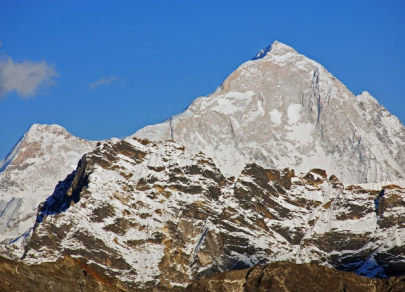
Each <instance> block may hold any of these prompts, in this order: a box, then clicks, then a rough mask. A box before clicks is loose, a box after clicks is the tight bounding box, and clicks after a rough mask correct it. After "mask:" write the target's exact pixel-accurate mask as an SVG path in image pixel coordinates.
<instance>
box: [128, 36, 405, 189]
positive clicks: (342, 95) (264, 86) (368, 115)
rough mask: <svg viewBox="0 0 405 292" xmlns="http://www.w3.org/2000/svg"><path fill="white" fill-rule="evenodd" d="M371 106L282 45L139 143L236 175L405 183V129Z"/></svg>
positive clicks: (248, 64) (364, 96)
mask: <svg viewBox="0 0 405 292" xmlns="http://www.w3.org/2000/svg"><path fill="white" fill-rule="evenodd" d="M364 100H368V101H372V100H373V98H372V97H371V96H370V95H368V94H367V93H363V94H362V95H361V96H360V97H358V98H356V97H355V96H354V94H353V93H352V92H350V91H349V90H348V89H347V87H346V86H345V85H344V84H343V83H341V82H340V81H339V80H338V79H336V78H335V77H334V76H333V75H332V74H331V73H330V72H328V71H327V70H326V69H325V68H324V67H323V66H322V65H321V64H319V63H317V62H315V61H313V60H311V59H309V58H307V57H306V56H304V55H301V54H299V53H298V52H297V51H296V50H294V49H293V48H291V47H289V46H287V45H285V44H283V43H280V42H277V41H276V42H274V43H273V44H272V45H271V46H270V47H267V48H265V49H263V50H262V51H261V52H260V53H259V54H258V55H257V56H256V57H255V61H248V62H245V63H244V64H242V65H240V66H239V67H238V68H237V69H236V70H235V71H234V72H232V74H231V75H229V77H228V78H226V80H225V81H224V82H223V83H222V85H221V90H218V91H216V92H215V93H213V94H212V95H210V96H208V97H202V98H198V99H196V100H195V101H194V102H193V103H192V104H191V105H190V107H189V108H188V109H187V112H185V114H184V115H180V116H181V118H176V117H174V118H173V119H171V120H170V122H166V123H162V124H159V125H154V126H147V127H145V128H143V129H141V130H139V131H138V132H136V133H135V136H137V137H141V138H149V139H161V140H165V139H172V140H175V141H176V142H179V143H181V144H184V145H185V146H186V147H187V148H188V149H191V150H193V151H196V152H199V151H201V152H203V153H205V154H206V155H207V156H210V157H212V158H213V160H214V162H215V163H216V165H217V166H218V167H219V168H220V169H221V171H222V172H223V173H225V174H228V175H232V176H238V175H239V174H240V172H241V170H242V169H243V168H244V166H245V164H247V163H256V164H258V165H260V166H263V167H266V168H275V169H284V168H286V167H289V168H290V169H291V168H292V169H294V170H296V171H300V172H307V171H308V170H309V169H312V168H320V169H325V170H326V172H327V173H329V174H334V175H336V176H337V177H338V178H339V180H341V181H342V182H344V183H346V184H358V183H376V182H379V183H381V182H386V181H393V180H400V179H405V151H404V150H402V149H405V128H404V126H403V125H402V124H401V123H400V122H399V120H398V119H397V118H396V117H393V116H392V115H390V114H389V113H388V111H386V109H384V108H383V107H381V106H379V105H378V102H376V104H375V105H373V104H372V103H370V102H367V103H366V102H362V101H364ZM377 105H378V106H377ZM377 113H378V114H377Z"/></svg>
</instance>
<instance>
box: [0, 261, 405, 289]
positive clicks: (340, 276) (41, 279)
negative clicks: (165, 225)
mask: <svg viewBox="0 0 405 292" xmlns="http://www.w3.org/2000/svg"><path fill="white" fill-rule="evenodd" d="M0 290H1V291H8V292H17V291H18V292H29V291H33V292H34V291H55V292H65V291H66V292H70V291H81V292H93V291H94V292H98V291H100V292H101V291H103V292H124V291H125V292H181V291H184V292H188V291H190V292H260V291H280V292H281V291H282V292H296V291H300V292H306V291H308V292H318V291H319V292H324V291H336V292H351V291H352V292H375V291H378V292H402V291H404V290H405V278H404V277H399V278H390V279H370V278H364V277H361V276H358V275H355V274H353V273H348V272H341V271H336V270H332V269H329V268H327V267H322V266H319V265H317V264H314V263H312V264H302V265H297V264H293V263H290V262H277V263H272V264H269V265H266V266H256V267H254V268H249V269H244V270H236V271H231V272H226V273H219V274H216V275H214V276H211V277H208V278H206V279H202V280H199V281H194V282H193V283H191V284H190V285H189V286H188V287H187V288H182V287H174V288H163V287H160V288H158V287H154V288H146V289H138V288H131V287H128V286H127V285H125V284H124V283H122V282H120V281H118V280H117V279H112V278H110V277H107V276H106V275H104V274H103V273H102V272H101V271H98V270H94V269H93V268H92V267H89V266H88V265H86V264H84V263H83V262H82V261H81V260H79V259H72V258H70V257H64V258H63V259H60V260H58V261H56V262H54V263H42V264H40V265H32V266H29V265H26V264H24V263H21V262H19V263H17V262H13V261H10V260H5V259H1V258H0Z"/></svg>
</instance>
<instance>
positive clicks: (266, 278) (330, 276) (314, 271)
mask: <svg viewBox="0 0 405 292" xmlns="http://www.w3.org/2000/svg"><path fill="white" fill-rule="evenodd" d="M186 291H190V292H191V291H192V292H228V291H229V292H261V291H263V292H264V291H279V292H295V291H300V292H325V291H328V292H329V291H330V292H375V291H378V292H388V291H389V292H400V291H405V278H404V277H401V278H391V279H369V278H364V277H361V276H358V275H355V274H353V273H347V272H339V271H335V270H332V269H329V268H327V267H322V266H319V265H317V264H303V265H296V264H293V263H289V262H278V263H272V264H270V265H267V266H257V267H254V268H252V269H246V270H239V271H232V272H227V273H222V274H218V275H215V276H212V277H210V278H207V279H204V280H200V281H197V282H195V283H193V284H191V285H190V286H189V287H187V289H186Z"/></svg>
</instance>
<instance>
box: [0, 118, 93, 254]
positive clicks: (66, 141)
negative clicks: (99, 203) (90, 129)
mask: <svg viewBox="0 0 405 292" xmlns="http://www.w3.org/2000/svg"><path fill="white" fill-rule="evenodd" d="M94 145H95V142H90V141H86V140H83V139H80V138H77V137H74V136H72V135H71V134H69V133H68V132H67V131H66V130H65V129H64V128H62V127H60V126H57V125H33V126H32V127H31V128H30V129H29V131H28V132H27V133H25V135H24V136H23V137H22V138H21V139H20V141H19V142H18V143H17V145H16V146H15V147H14V149H13V150H12V151H11V152H10V153H9V155H8V156H7V157H6V158H5V159H4V160H3V161H1V163H0V242H1V243H0V253H2V254H3V255H8V256H11V257H16V258H20V257H21V256H22V255H23V253H24V245H25V243H26V242H27V240H28V239H29V237H30V235H31V231H32V228H33V227H34V224H35V220H36V215H37V211H38V205H39V204H40V203H41V202H42V201H44V200H45V199H46V198H47V197H49V196H50V195H51V194H52V193H53V191H54V189H55V186H56V184H57V183H58V181H61V180H64V179H65V178H66V175H67V174H69V173H71V172H72V171H73V170H74V169H76V167H77V162H78V161H79V159H80V158H81V156H82V155H83V154H84V153H86V152H89V151H90V150H91V149H92V148H93V146H94Z"/></svg>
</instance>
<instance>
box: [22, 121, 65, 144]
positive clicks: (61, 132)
mask: <svg viewBox="0 0 405 292" xmlns="http://www.w3.org/2000/svg"><path fill="white" fill-rule="evenodd" d="M43 135H52V136H65V137H68V136H70V133H69V132H68V131H67V130H66V129H65V128H63V127H62V126H59V125H56V124H53V125H46V124H33V125H32V126H31V127H30V128H29V129H28V131H27V132H26V133H25V135H24V137H23V138H24V140H26V141H36V140H38V139H39V138H40V137H41V136H43Z"/></svg>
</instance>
